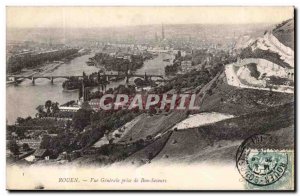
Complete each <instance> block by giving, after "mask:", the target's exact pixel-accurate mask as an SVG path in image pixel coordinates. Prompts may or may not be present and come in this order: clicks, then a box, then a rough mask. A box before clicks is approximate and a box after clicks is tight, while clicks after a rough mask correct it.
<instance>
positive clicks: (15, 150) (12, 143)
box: [7, 140, 20, 155]
mask: <svg viewBox="0 0 300 196" xmlns="http://www.w3.org/2000/svg"><path fill="white" fill-rule="evenodd" d="M7 148H8V149H9V150H10V152H11V153H13V154H14V155H17V154H19V152H20V151H19V148H20V147H19V146H18V144H17V142H16V140H11V141H9V142H8V143H7Z"/></svg>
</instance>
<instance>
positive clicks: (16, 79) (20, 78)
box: [7, 73, 165, 84]
mask: <svg viewBox="0 0 300 196" xmlns="http://www.w3.org/2000/svg"><path fill="white" fill-rule="evenodd" d="M72 77H73V78H78V79H79V78H83V76H82V75H80V76H75V75H59V76H45V75H43V76H16V75H8V76H7V78H8V79H9V80H12V81H14V83H15V84H18V83H21V82H22V81H23V80H25V79H28V80H31V81H32V84H35V80H36V79H39V78H44V79H48V80H50V81H51V84H53V82H54V79H56V78H65V79H67V80H68V79H70V78H72ZM100 77H101V78H105V80H106V81H109V80H110V79H111V78H114V77H125V78H126V83H128V80H129V78H131V77H138V78H144V79H151V78H160V79H161V80H162V81H164V80H165V79H164V77H163V75H156V74H149V75H148V74H146V73H145V74H121V75H118V74H102V75H100Z"/></svg>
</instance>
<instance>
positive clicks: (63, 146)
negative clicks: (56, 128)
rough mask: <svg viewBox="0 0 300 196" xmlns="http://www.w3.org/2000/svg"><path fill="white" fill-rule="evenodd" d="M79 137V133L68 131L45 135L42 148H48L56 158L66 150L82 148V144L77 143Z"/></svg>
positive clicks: (41, 144)
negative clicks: (55, 134)
mask: <svg viewBox="0 0 300 196" xmlns="http://www.w3.org/2000/svg"><path fill="white" fill-rule="evenodd" d="M77 138H78V134H77V133H72V132H68V131H64V132H62V133H59V134H58V135H57V136H49V135H44V137H43V139H42V141H41V143H40V148H42V149H47V150H48V151H49V152H50V154H51V155H52V156H53V157H54V158H55V157H57V156H58V155H59V154H60V153H62V152H64V151H66V152H71V151H73V150H77V149H80V146H79V145H78V144H77Z"/></svg>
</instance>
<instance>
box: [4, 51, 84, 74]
mask: <svg viewBox="0 0 300 196" xmlns="http://www.w3.org/2000/svg"><path fill="white" fill-rule="evenodd" d="M77 52H78V50H77V49H63V50H55V51H49V52H43V53H34V54H32V53H29V54H24V55H13V56H11V57H10V58H9V59H8V62H7V71H8V72H9V73H14V72H19V71H21V70H22V69H23V68H34V67H36V66H38V65H41V64H43V63H45V62H51V61H58V60H62V59H65V58H67V57H69V56H71V55H74V54H76V53H77Z"/></svg>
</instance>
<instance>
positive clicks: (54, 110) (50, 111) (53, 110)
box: [36, 100, 59, 118]
mask: <svg viewBox="0 0 300 196" xmlns="http://www.w3.org/2000/svg"><path fill="white" fill-rule="evenodd" d="M58 105H59V103H58V102H52V101H51V100H47V101H46V102H45V105H39V106H38V107H37V108H36V110H37V111H38V113H37V114H36V117H38V118H42V117H56V114H58V113H59V107H58ZM45 110H46V111H45Z"/></svg>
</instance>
